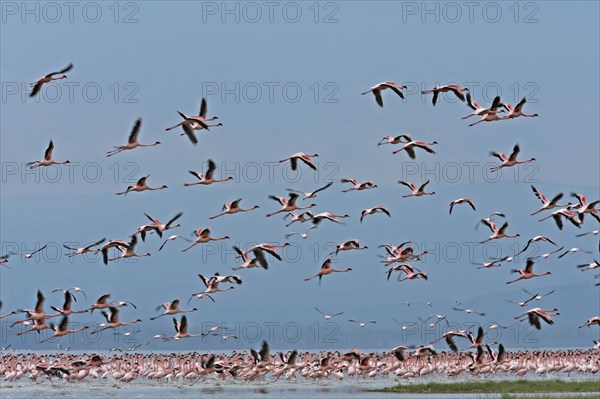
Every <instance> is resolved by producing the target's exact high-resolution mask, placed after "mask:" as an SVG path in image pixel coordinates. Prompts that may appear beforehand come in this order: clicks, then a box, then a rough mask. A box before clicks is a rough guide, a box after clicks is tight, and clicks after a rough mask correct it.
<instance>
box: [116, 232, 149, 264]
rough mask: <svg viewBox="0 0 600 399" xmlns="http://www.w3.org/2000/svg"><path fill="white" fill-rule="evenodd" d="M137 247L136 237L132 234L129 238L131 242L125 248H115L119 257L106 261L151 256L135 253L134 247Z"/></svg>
mask: <svg viewBox="0 0 600 399" xmlns="http://www.w3.org/2000/svg"><path fill="white" fill-rule="evenodd" d="M136 245H137V236H136V235H135V234H134V235H133V236H131V241H129V243H128V244H127V246H117V247H116V248H117V249H118V250H119V251H121V256H118V257H116V258H112V259H108V261H109V262H112V261H115V260H117V259H126V258H141V257H144V256H151V254H150V253H148V252H146V253H143V254H138V253H136V252H135V246H136Z"/></svg>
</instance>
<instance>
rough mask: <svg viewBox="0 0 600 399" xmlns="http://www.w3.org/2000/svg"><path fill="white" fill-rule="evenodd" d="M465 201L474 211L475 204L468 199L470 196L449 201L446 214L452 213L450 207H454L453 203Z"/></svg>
mask: <svg viewBox="0 0 600 399" xmlns="http://www.w3.org/2000/svg"><path fill="white" fill-rule="evenodd" d="M465 203H466V204H469V205H470V206H471V208H473V210H474V211H475V210H476V209H475V204H474V203H473V200H472V199H470V198H459V199H456V200H454V201H452V202H451V203H450V209H449V210H448V215H452V209H453V208H454V206H455V205H458V204H465Z"/></svg>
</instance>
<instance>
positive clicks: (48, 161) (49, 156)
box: [27, 140, 71, 169]
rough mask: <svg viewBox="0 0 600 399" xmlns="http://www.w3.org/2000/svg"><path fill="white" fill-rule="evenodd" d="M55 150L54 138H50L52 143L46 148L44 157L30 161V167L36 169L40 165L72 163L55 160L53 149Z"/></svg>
mask: <svg viewBox="0 0 600 399" xmlns="http://www.w3.org/2000/svg"><path fill="white" fill-rule="evenodd" d="M53 150H54V143H53V142H52V140H50V144H48V148H47V149H46V152H45V153H44V159H38V160H36V161H33V162H28V163H27V166H29V168H30V169H35V168H38V167H40V166H50V165H65V164H68V163H71V162H70V161H62V162H57V161H55V160H53V159H52V151H53Z"/></svg>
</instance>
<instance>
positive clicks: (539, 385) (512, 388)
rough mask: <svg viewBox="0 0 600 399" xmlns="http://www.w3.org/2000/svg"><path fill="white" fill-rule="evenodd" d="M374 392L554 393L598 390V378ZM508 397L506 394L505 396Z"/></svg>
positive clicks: (443, 385)
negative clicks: (591, 379)
mask: <svg viewBox="0 0 600 399" xmlns="http://www.w3.org/2000/svg"><path fill="white" fill-rule="evenodd" d="M376 392H395V393H502V394H512V393H555V392H599V393H600V379H599V380H595V381H561V380H544V381H541V380H514V381H465V382H450V383H439V382H431V383H426V384H404V385H396V386H394V387H389V388H384V389H380V390H377V391H376ZM507 397H508V396H507Z"/></svg>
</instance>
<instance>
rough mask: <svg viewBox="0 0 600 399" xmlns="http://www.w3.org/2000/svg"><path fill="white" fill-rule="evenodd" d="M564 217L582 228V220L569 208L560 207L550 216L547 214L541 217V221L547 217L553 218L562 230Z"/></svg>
mask: <svg viewBox="0 0 600 399" xmlns="http://www.w3.org/2000/svg"><path fill="white" fill-rule="evenodd" d="M563 217H564V218H565V219H567V220H568V221H569V222H571V223H572V224H573V225H574V226H575V227H577V228H578V229H580V228H581V221H580V220H579V219H577V218H576V217H575V214H574V213H573V212H571V211H570V210H568V209H559V210H557V211H554V212H552V213H551V214H550V215H549V216H546V217H544V218H542V219H540V220H539V221H540V222H542V221H544V220H546V219H549V218H553V219H554V222H555V223H556V225H557V226H558V228H559V230H562V229H563V221H562V218H563Z"/></svg>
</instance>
